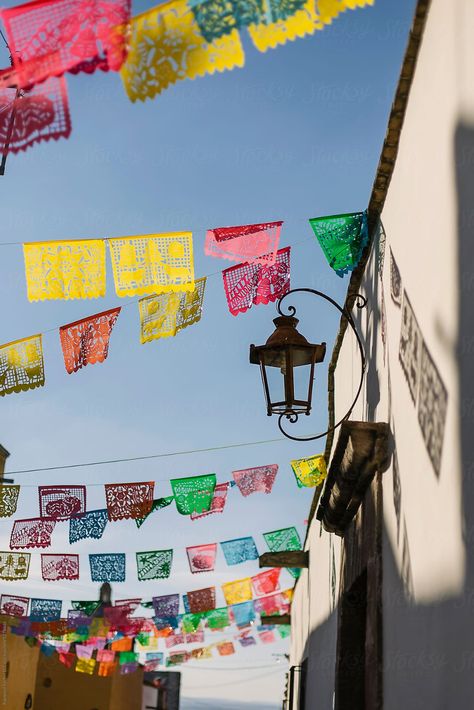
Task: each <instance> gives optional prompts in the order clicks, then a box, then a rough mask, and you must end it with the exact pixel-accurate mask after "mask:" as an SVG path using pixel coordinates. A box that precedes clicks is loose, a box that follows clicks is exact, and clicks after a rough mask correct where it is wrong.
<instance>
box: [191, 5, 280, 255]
mask: <svg viewBox="0 0 474 710" xmlns="http://www.w3.org/2000/svg"><path fill="white" fill-rule="evenodd" d="M205 4H208V3H205ZM209 4H211V5H212V4H213V3H212V2H210V3H209ZM282 224H283V222H267V223H264V224H247V225H242V226H240V227H218V228H217V229H209V230H208V231H207V233H206V241H205V245H204V253H205V254H206V255H207V256H214V257H219V258H221V259H229V260H231V261H236V262H237V263H238V264H240V263H248V264H250V263H262V264H266V265H268V266H270V265H271V264H274V263H275V259H276V255H277V250H278V244H279V242H280V233H281V226H282Z"/></svg>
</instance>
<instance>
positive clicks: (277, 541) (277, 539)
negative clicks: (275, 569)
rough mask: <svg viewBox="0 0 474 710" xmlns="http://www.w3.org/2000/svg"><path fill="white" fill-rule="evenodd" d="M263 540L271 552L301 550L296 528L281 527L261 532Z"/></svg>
mask: <svg viewBox="0 0 474 710" xmlns="http://www.w3.org/2000/svg"><path fill="white" fill-rule="evenodd" d="M263 537H264V538H265V542H266V543H267V545H268V549H269V550H270V551H271V552H288V551H294V550H301V540H300V536H299V535H298V531H297V529H296V528H294V527H293V528H282V529H281V530H273V531H272V532H267V533H263Z"/></svg>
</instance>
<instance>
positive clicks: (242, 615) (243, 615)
mask: <svg viewBox="0 0 474 710" xmlns="http://www.w3.org/2000/svg"><path fill="white" fill-rule="evenodd" d="M230 609H231V612H232V616H233V617H234V621H235V623H236V624H237V626H248V625H249V624H251V623H252V621H254V620H255V618H256V615H255V610H254V606H253V602H252V601H248V602H241V603H240V604H234V605H233V606H231V607H230Z"/></svg>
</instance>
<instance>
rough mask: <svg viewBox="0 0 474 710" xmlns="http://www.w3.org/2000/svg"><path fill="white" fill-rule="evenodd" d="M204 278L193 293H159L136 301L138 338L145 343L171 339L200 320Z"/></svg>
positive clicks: (199, 280) (204, 285) (197, 281)
mask: <svg viewBox="0 0 474 710" xmlns="http://www.w3.org/2000/svg"><path fill="white" fill-rule="evenodd" d="M205 288H206V278H205V277H204V278H201V279H197V280H196V281H195V286H194V289H193V290H192V291H184V292H181V293H176V292H171V293H160V294H158V295H153V296H146V297H145V298H142V299H140V301H139V302H138V307H139V312H140V339H141V342H142V343H148V342H150V341H152V340H156V339H158V338H170V337H174V336H175V335H177V333H179V332H180V331H181V330H183V329H184V328H187V327H188V326H190V325H193V324H194V323H197V322H198V321H199V320H200V319H201V315H202V306H203V301H204V291H205Z"/></svg>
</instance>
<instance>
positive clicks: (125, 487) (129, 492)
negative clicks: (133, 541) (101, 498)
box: [105, 482, 155, 520]
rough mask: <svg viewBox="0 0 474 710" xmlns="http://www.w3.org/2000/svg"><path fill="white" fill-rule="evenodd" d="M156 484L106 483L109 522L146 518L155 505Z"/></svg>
mask: <svg viewBox="0 0 474 710" xmlns="http://www.w3.org/2000/svg"><path fill="white" fill-rule="evenodd" d="M154 488H155V484H154V483H153V482H147V483H106V484H105V498H106V500H107V512H108V515H109V520H122V519H124V518H146V516H147V515H148V513H150V511H151V508H152V505H153V491H154Z"/></svg>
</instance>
